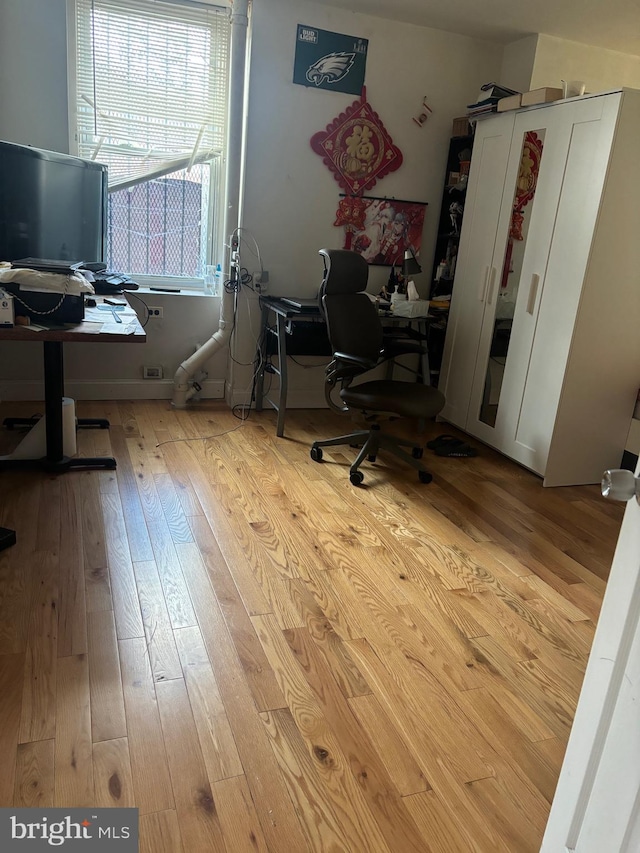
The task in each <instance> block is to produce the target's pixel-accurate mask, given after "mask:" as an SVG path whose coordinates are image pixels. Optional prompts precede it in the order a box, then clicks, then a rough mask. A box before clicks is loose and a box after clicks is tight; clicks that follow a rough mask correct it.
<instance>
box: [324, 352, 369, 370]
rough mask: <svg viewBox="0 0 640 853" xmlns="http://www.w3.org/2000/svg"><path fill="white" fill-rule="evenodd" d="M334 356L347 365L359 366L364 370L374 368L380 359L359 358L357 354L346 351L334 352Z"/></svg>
mask: <svg viewBox="0 0 640 853" xmlns="http://www.w3.org/2000/svg"><path fill="white" fill-rule="evenodd" d="M333 357H334V359H335V360H336V361H341V362H343V364H345V365H352V366H353V367H359V368H361V370H362V371H365V370H373V368H374V367H375V366H376V365H377V364H378V363H379V362H378V361H370V360H369V359H368V358H359V357H358V356H357V355H349V354H348V353H346V352H334V354H333Z"/></svg>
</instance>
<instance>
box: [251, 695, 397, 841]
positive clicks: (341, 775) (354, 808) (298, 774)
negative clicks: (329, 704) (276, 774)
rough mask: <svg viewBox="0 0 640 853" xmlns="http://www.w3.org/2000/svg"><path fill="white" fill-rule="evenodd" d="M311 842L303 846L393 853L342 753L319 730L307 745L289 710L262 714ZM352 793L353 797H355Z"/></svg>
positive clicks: (307, 836)
mask: <svg viewBox="0 0 640 853" xmlns="http://www.w3.org/2000/svg"><path fill="white" fill-rule="evenodd" d="M261 716H262V719H263V722H264V725H265V730H266V731H267V732H268V734H269V737H270V738H271V745H272V748H273V751H274V753H275V755H276V757H277V759H278V763H279V764H280V768H281V770H282V773H283V775H284V778H285V780H286V782H287V786H288V789H289V794H290V796H291V799H292V801H293V802H294V804H295V806H296V810H297V812H298V815H299V816H300V822H301V824H302V828H303V831H304V834H305V837H306V840H307V847H306V848H301V849H308V850H314V851H315V850H318V851H323V853H324V851H328V850H345V851H346V850H375V851H380V853H383V851H384V853H386V851H391V850H392V849H393V848H390V847H388V846H387V844H386V843H385V840H384V838H383V836H382V834H381V832H380V829H379V828H378V826H377V824H376V822H375V820H373V817H372V815H371V814H370V812H368V811H367V809H366V805H365V804H364V802H363V796H362V793H361V792H360V791H359V790H358V788H357V786H356V787H355V788H354V785H353V778H352V777H351V774H350V769H349V767H347V766H346V762H345V760H344V758H343V757H342V756H341V755H340V753H339V751H334V750H333V749H332V747H331V745H330V744H329V743H328V742H327V741H325V740H324V739H323V738H322V733H321V732H320V731H317V732H316V743H315V744H314V745H313V746H312V748H311V749H309V747H308V745H307V743H306V742H305V739H304V737H303V736H302V734H301V732H300V730H299V728H298V726H297V724H296V721H295V719H294V717H293V714H292V713H291V711H289V709H284V708H283V709H279V710H277V711H269V712H266V713H264V714H262V715H261ZM352 795H353V796H352Z"/></svg>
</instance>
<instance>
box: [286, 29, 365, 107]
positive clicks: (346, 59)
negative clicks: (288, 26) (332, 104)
mask: <svg viewBox="0 0 640 853" xmlns="http://www.w3.org/2000/svg"><path fill="white" fill-rule="evenodd" d="M368 47H369V41H368V40H367V39H363V38H358V37H357V36H345V35H341V34H340V33H330V32H327V30H318V29H316V28H315V27H308V26H305V25H304V24H298V33H297V37H296V58H295V62H294V67H293V82H294V83H299V84H300V85H301V86H312V87H315V88H316V89H333V90H334V91H335V92H346V93H347V94H350V95H359V94H360V93H361V92H362V87H363V86H364V72H365V66H366V64H367V49H368Z"/></svg>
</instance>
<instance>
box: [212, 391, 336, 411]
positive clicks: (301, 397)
mask: <svg viewBox="0 0 640 853" xmlns="http://www.w3.org/2000/svg"><path fill="white" fill-rule="evenodd" d="M271 397H272V399H273V400H275V401H276V402H277V400H278V392H277V390H276V392H275V394H272V395H271ZM225 399H226V401H227V403H228V405H229V406H230V407H231V406H240V405H242V404H245V405H246V404H248V402H249V394H248V393H247V392H246V391H232V392H230V393H229V392H227V395H226V397H225ZM254 405H255V404H254ZM263 408H265V409H271V408H272V406H271V405H270V403H268V402H267V400H265V401H264V404H263ZM326 408H328V406H327V403H326V400H325V399H324V393H323V392H322V391H320V392H319V393H318V392H313V391H298V390H293V391H292V390H289V393H288V394H287V409H326Z"/></svg>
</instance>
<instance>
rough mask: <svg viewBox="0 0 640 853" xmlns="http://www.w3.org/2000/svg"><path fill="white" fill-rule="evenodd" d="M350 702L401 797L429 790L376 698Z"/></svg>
mask: <svg viewBox="0 0 640 853" xmlns="http://www.w3.org/2000/svg"><path fill="white" fill-rule="evenodd" d="M349 705H350V707H351V709H352V711H353V712H354V714H355V715H356V717H357V718H358V721H359V723H360V726H361V727H362V729H363V730H364V731H365V732H366V733H367V735H368V736H369V738H370V739H371V742H372V744H373V745H374V748H375V750H376V752H377V753H378V755H379V756H380V759H381V761H382V763H383V765H384V767H385V768H386V770H387V773H388V774H389V776H390V777H391V779H392V780H393V783H394V785H395V786H396V788H397V790H398V791H399V793H400V794H401V796H403V797H405V796H407V795H408V794H417V793H418V792H419V791H428V790H429V789H430V787H431V786H430V785H429V783H428V781H427V780H426V779H425V776H424V773H423V772H422V770H421V769H420V767H419V766H418V764H417V762H416V760H415V758H414V757H413V755H412V754H411V752H410V750H409V747H408V746H407V744H405V742H404V741H403V740H402V738H401V736H400V734H399V733H398V731H397V730H396V729H395V728H394V726H393V725H392V723H391V721H390V720H389V717H388V716H387V715H386V713H385V711H384V709H383V708H382V707H381V705H380V703H379V702H378V700H377V699H376V697H375V696H373V695H372V694H368V695H366V696H354V697H353V698H351V699H349Z"/></svg>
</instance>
